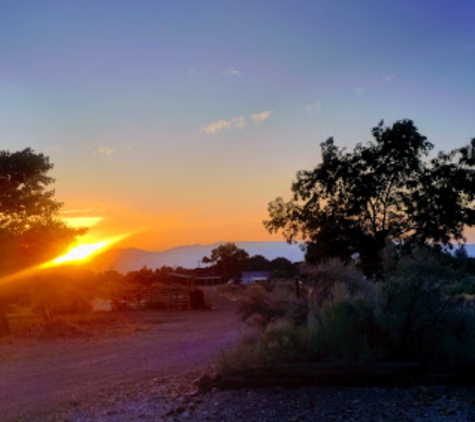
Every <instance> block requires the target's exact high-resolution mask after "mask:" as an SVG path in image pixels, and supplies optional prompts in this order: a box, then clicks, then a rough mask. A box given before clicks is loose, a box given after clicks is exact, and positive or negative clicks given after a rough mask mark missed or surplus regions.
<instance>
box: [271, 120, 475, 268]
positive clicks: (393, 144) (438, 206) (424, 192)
mask: <svg viewBox="0 0 475 422" xmlns="http://www.w3.org/2000/svg"><path fill="white" fill-rule="evenodd" d="M372 135H373V137H374V142H370V143H368V144H366V145H362V144H358V145H357V146H356V147H355V149H354V150H353V152H352V153H347V152H345V150H344V149H341V148H339V147H337V146H336V145H335V143H334V141H333V138H329V139H328V140H327V141H326V142H324V143H322V144H321V152H322V162H321V163H320V164H319V165H318V166H317V167H315V168H314V169H313V170H310V171H308V170H305V171H299V172H298V173H297V180H296V181H295V182H294V183H293V184H292V193H293V198H292V199H291V200H290V201H288V202H284V200H283V199H282V198H277V199H276V200H274V201H273V202H271V203H270V204H269V207H268V210H269V216H270V219H269V220H267V221H265V222H264V225H265V227H266V228H267V230H269V232H271V233H273V232H278V231H280V230H282V233H283V235H284V237H285V238H286V239H287V241H289V242H291V241H294V240H296V239H298V238H303V239H304V240H305V241H306V242H307V255H306V258H307V260H308V261H310V262H313V263H316V262H321V261H322V260H325V259H328V258H331V257H339V258H341V259H343V260H344V261H349V260H350V259H351V257H352V255H353V254H354V253H358V254H359V255H360V260H361V266H362V268H363V270H364V272H365V273H366V274H368V275H373V274H379V273H380V272H381V267H380V264H381V263H380V260H379V259H378V256H379V253H380V252H381V250H382V249H383V248H384V246H385V244H386V242H387V240H388V239H389V240H392V241H396V242H399V243H406V244H407V243H441V244H444V245H447V244H449V243H450V242H451V241H455V242H463V241H464V238H463V229H464V227H465V226H472V225H474V224H475V209H474V207H473V202H474V198H475V169H474V165H475V138H474V139H472V141H471V143H470V144H469V145H468V146H465V147H462V148H459V149H454V150H453V151H450V152H449V153H447V154H444V153H442V152H439V153H438V154H437V156H436V157H435V158H433V159H431V160H428V159H427V158H426V157H427V155H428V153H429V151H430V150H431V149H432V148H433V145H432V144H431V143H430V142H428V141H427V139H426V137H425V136H423V135H421V134H420V133H419V131H418V130H417V128H416V127H415V126H414V124H413V122H412V121H411V120H401V121H398V122H396V123H394V124H393V125H392V127H385V126H384V124H383V122H381V123H380V124H379V125H378V126H376V127H375V128H373V130H372Z"/></svg>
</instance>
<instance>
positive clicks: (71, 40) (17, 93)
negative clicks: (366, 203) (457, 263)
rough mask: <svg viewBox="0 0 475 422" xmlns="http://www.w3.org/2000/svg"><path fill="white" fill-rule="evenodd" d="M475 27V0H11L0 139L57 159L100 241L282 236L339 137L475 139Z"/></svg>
mask: <svg viewBox="0 0 475 422" xmlns="http://www.w3.org/2000/svg"><path fill="white" fill-rule="evenodd" d="M474 20H475V2H472V1H468V0H464V1H462V0H453V1H450V2H449V1H439V0H435V1H434V0H431V1H429V0H411V1H407V0H397V1H396V0H385V1H381V0H359V1H350V0H345V1H343V0H308V1H304V0H294V1H290V0H286V1H283V0H258V1H256V0H252V1H251V0H249V1H248V0H200V1H197V0H173V1H171V0H167V1H165V0H151V1H145V0H129V1H125V0H100V1H98V0H68V1H65V0H59V1H49V0H42V1H36V0H34V1H23V0H18V1H7V0H0V149H2V150H10V151H17V150H21V149H24V148H26V147H31V148H33V149H34V151H35V152H38V153H39V152H41V153H44V154H45V155H47V156H49V157H50V160H51V162H52V163H53V164H54V169H53V171H52V173H51V175H52V176H53V177H55V179H56V183H55V190H56V199H57V200H58V201H60V202H63V203H64V206H63V208H62V212H61V217H63V218H66V219H67V221H68V222H69V223H70V224H73V225H78V224H79V225H81V224H82V225H84V224H85V225H87V226H89V227H90V229H89V234H88V235H87V238H88V239H90V240H92V239H99V240H100V239H101V238H103V237H107V236H115V235H120V234H123V233H131V235H130V236H129V237H128V238H127V239H126V240H125V241H124V242H123V246H128V247H130V246H133V247H137V248H141V249H146V250H164V249H167V248H171V247H175V246H179V245H187V244H196V243H201V244H210V243H214V242H217V241H252V240H255V241H263V240H281V239H282V237H281V236H279V235H273V236H271V235H269V234H268V233H267V232H266V230H265V229H264V227H263V225H262V221H263V220H264V219H266V217H267V204H268V203H269V202H270V201H272V200H274V199H275V198H276V197H277V196H283V197H284V198H288V197H289V194H290V185H291V182H292V181H293V180H294V178H295V174H296V172H297V171H298V170H302V169H311V168H313V167H315V166H316V165H317V164H318V163H319V160H320V143H321V142H323V141H325V140H326V139H327V138H328V137H330V136H334V138H335V141H336V143H337V144H338V145H340V146H346V147H347V148H349V149H351V148H352V147H354V145H355V144H356V143H357V142H363V143H365V142H367V141H370V140H371V135H370V131H371V128H372V127H374V126H375V125H376V124H377V123H378V122H379V121H380V120H382V119H384V121H385V123H386V124H392V123H394V122H395V121H397V120H400V119H404V118H409V119H412V120H413V121H414V122H415V124H416V126H417V127H418V128H419V130H420V132H421V133H422V134H424V135H426V136H427V137H428V139H429V140H430V141H431V142H432V143H434V144H435V147H436V150H439V149H442V150H449V149H453V148H456V147H460V146H462V145H465V144H467V143H468V142H469V140H470V139H471V138H472V137H475V119H474V115H475V25H474V24H473V22H474ZM470 236H471V235H470ZM469 240H472V241H475V236H471V238H469Z"/></svg>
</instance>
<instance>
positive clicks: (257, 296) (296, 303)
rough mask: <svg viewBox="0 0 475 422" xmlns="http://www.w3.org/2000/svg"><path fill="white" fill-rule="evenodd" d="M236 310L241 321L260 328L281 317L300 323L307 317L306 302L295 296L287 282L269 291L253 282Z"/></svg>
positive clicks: (303, 322)
mask: <svg viewBox="0 0 475 422" xmlns="http://www.w3.org/2000/svg"><path fill="white" fill-rule="evenodd" d="M237 312H238V314H239V316H240V317H241V319H242V320H243V321H247V322H248V323H249V324H250V325H254V326H259V328H261V329H264V328H265V327H266V326H267V325H268V324H269V323H270V322H272V321H276V320H278V319H281V318H286V319H289V320H290V321H292V322H293V323H295V324H298V325H302V324H305V322H306V319H307V304H306V300H305V299H300V298H297V297H296V296H295V293H294V292H292V290H291V289H290V287H289V283H280V284H277V285H275V286H274V287H273V288H272V289H271V290H270V291H269V290H266V288H265V287H263V286H262V285H260V284H253V285H251V286H249V287H248V288H247V289H246V290H245V292H244V294H243V296H242V298H241V300H240V302H239V307H238V310H237Z"/></svg>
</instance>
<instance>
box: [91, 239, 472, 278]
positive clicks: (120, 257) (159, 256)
mask: <svg viewBox="0 0 475 422" xmlns="http://www.w3.org/2000/svg"><path fill="white" fill-rule="evenodd" d="M223 243H226V242H217V243H213V244H212V245H190V246H178V247H176V248H172V249H167V250H165V251H157V252H151V251H144V250H141V249H136V248H128V249H121V248H115V249H110V250H108V251H106V252H104V253H103V254H101V255H98V256H97V257H96V258H95V259H94V260H93V261H92V262H91V263H90V267H91V268H92V269H93V270H95V271H106V270H116V271H119V272H121V273H127V272H129V271H134V270H139V269H140V268H142V267H147V268H151V269H155V268H160V267H163V266H164V265H167V266H170V267H184V268H196V267H199V266H202V265H203V264H202V262H201V261H202V259H203V257H205V256H210V255H211V251H212V250H213V249H214V248H216V247H218V246H219V245H221V244H223ZM234 243H235V244H236V246H237V247H239V248H242V249H244V250H246V251H247V253H248V254H249V255H250V256H253V255H262V256H264V257H265V258H267V259H268V260H273V259H275V258H279V257H282V258H286V259H288V260H289V261H291V262H300V261H303V260H304V252H303V251H302V249H301V248H300V245H298V244H292V245H289V244H288V243H286V242H234ZM465 249H466V251H467V254H468V256H470V257H474V256H475V244H467V245H465Z"/></svg>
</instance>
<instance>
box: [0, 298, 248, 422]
mask: <svg viewBox="0 0 475 422" xmlns="http://www.w3.org/2000/svg"><path fill="white" fill-rule="evenodd" d="M154 318H155V319H156V321H158V320H163V323H154V324H149V325H148V326H147V329H144V331H136V332H134V333H133V334H130V335H126V336H120V337H116V338H106V339H100V340H95V341H84V340H78V339H70V340H62V341H56V342H44V341H43V342H15V343H14V344H9V345H2V346H1V347H0V412H1V413H0V420H1V421H9V420H16V419H17V418H20V417H22V416H23V417H24V415H26V414H30V413H34V412H44V411H45V410H46V409H49V408H51V407H53V406H56V405H59V404H61V403H64V402H67V401H71V400H73V399H74V398H75V397H79V396H81V394H85V393H87V394H90V393H93V392H94V391H99V390H100V389H103V388H107V387H111V386H113V385H116V384H120V383H125V382H137V381H141V380H146V379H150V378H157V377H166V376H170V375H171V374H178V373H180V372H185V371H189V370H191V369H193V368H194V367H196V366H199V365H205V364H212V363H214V362H215V361H216V356H217V354H218V353H219V351H220V350H221V349H223V348H226V347H227V346H229V345H231V344H232V343H233V342H235V341H236V340H237V338H238V337H239V335H240V332H241V330H242V329H243V325H242V324H241V323H240V322H239V321H238V319H237V317H236V314H235V312H234V309H233V306H230V304H229V303H227V302H226V301H222V300H218V304H217V305H216V309H214V310H212V311H201V312H198V311H181V312H172V313H170V312H168V313H166V312H158V313H154Z"/></svg>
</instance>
